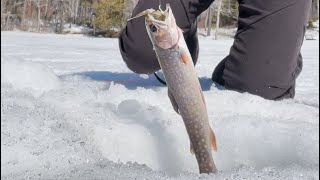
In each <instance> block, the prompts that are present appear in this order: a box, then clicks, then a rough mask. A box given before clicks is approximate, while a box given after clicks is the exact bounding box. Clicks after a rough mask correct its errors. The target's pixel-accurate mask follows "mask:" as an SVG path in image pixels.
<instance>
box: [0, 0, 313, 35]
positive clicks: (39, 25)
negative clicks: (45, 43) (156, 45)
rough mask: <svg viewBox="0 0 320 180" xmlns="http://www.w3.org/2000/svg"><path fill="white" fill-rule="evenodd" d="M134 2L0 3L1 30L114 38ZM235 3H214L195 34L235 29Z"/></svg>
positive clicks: (228, 0)
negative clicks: (73, 30) (71, 32)
mask: <svg viewBox="0 0 320 180" xmlns="http://www.w3.org/2000/svg"><path fill="white" fill-rule="evenodd" d="M137 2H138V0H1V30H2V31H3V30H5V31H10V30H17V29H18V30H23V31H33V32H54V33H68V32H69V31H68V30H69V29H70V28H72V27H74V26H77V27H82V28H85V30H84V31H81V32H78V33H87V34H91V35H102V36H105V37H116V36H117V35H118V33H119V32H120V31H121V29H122V28H123V27H125V25H126V20H127V19H128V18H129V17H130V16H131V12H132V10H133V8H134V6H135V5H136V3H137ZM237 16H238V4H237V1H236V0H215V2H214V3H213V4H212V5H211V7H210V8H208V10H206V11H205V12H203V13H202V14H201V15H200V16H199V17H198V27H199V29H200V31H199V33H200V34H202V35H205V36H206V35H214V34H215V35H216V36H217V32H218V31H217V30H218V29H219V28H221V27H222V28H230V29H232V28H236V25H237V24H236V23H237ZM318 19H319V0H313V3H312V9H311V11H310V19H309V21H310V23H309V26H310V27H312V24H313V23H312V22H314V21H317V20H318Z"/></svg>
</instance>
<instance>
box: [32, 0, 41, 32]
mask: <svg viewBox="0 0 320 180" xmlns="http://www.w3.org/2000/svg"><path fill="white" fill-rule="evenodd" d="M32 2H33V3H34V5H36V7H37V10H38V14H37V15H38V16H37V17H38V19H37V31H38V32H40V30H41V28H40V27H41V0H32Z"/></svg>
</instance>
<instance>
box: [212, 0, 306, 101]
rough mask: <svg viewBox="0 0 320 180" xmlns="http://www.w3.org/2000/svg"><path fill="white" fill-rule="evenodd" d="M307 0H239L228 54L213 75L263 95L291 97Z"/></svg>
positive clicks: (299, 63)
mask: <svg viewBox="0 0 320 180" xmlns="http://www.w3.org/2000/svg"><path fill="white" fill-rule="evenodd" d="M310 7H311V0H295V1H293V0H243V1H240V2H239V20H238V31H237V34H236V36H235V40H234V44H233V46H232V47H231V50H230V54H229V55H228V56H227V57H226V58H225V59H223V60H222V61H221V62H220V64H219V65H218V66H217V67H216V69H215V71H214V72H213V75H212V79H213V80H214V81H216V82H217V83H219V84H221V85H224V86H225V87H226V89H231V90H236V91H239V92H249V93H251V94H255V95H259V96H262V97H264V98H266V99H273V100H278V99H283V98H293V97H294V96H295V81H296V78H297V77H298V75H299V74H300V72H301V70H302V56H301V54H300V50H301V46H302V43H303V40H304V34H305V29H306V24H307V20H308V15H309V10H310Z"/></svg>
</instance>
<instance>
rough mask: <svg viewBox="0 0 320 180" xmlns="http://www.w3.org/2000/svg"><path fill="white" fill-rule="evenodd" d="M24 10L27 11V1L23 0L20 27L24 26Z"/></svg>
mask: <svg viewBox="0 0 320 180" xmlns="http://www.w3.org/2000/svg"><path fill="white" fill-rule="evenodd" d="M26 9H27V0H24V3H23V10H22V19H21V25H22V27H24V26H25V19H26Z"/></svg>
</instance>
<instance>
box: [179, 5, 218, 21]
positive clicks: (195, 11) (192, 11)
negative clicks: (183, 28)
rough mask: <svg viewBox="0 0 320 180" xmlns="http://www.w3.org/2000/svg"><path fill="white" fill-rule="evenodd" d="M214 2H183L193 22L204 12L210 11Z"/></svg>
mask: <svg viewBox="0 0 320 180" xmlns="http://www.w3.org/2000/svg"><path fill="white" fill-rule="evenodd" d="M213 1H214V0H181V2H182V3H183V4H184V6H185V8H186V12H187V13H188V17H189V18H190V21H191V22H193V21H195V20H196V19H197V17H198V16H199V15H200V14H201V13H202V12H203V11H205V10H206V9H208V7H209V6H210V5H211V4H212V3H213Z"/></svg>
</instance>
